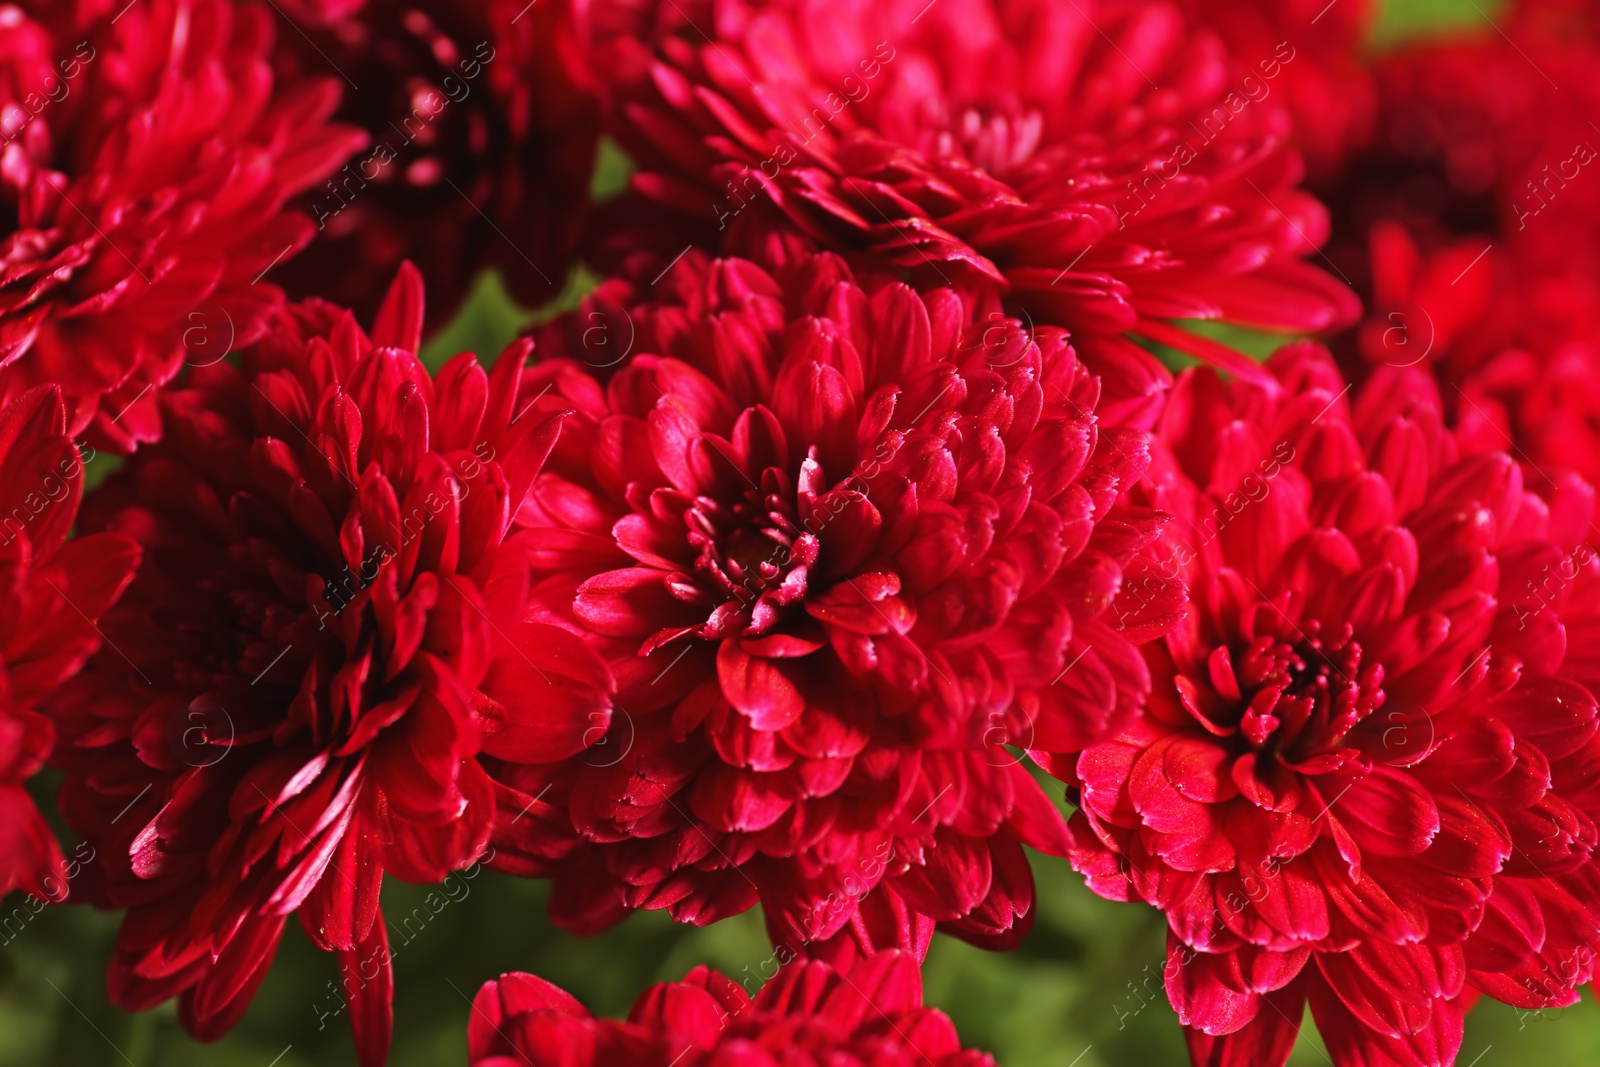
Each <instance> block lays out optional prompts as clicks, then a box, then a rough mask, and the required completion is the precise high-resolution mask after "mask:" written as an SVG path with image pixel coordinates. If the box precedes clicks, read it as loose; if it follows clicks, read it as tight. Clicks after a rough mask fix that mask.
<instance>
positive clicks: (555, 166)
mask: <svg viewBox="0 0 1600 1067" xmlns="http://www.w3.org/2000/svg"><path fill="white" fill-rule="evenodd" d="M588 6H589V5H588V4H587V3H586V2H584V0H539V3H537V4H530V3H528V2H527V0H302V2H301V3H299V4H296V5H294V6H293V7H288V8H286V10H287V13H288V15H289V16H291V17H292V18H293V20H294V21H293V22H292V24H290V25H287V26H285V27H284V28H283V29H282V30H281V32H280V34H279V42H278V43H279V48H278V54H277V60H276V61H277V65H278V67H279V69H280V70H282V71H285V72H292V73H293V76H294V77H297V78H298V77H306V76H308V75H318V76H322V75H333V74H334V73H335V72H337V73H338V75H340V76H342V77H345V78H347V79H349V80H350V82H351V83H352V84H351V85H347V86H346V92H345V94H344V104H343V106H342V107H341V109H340V111H339V113H338V117H339V118H340V119H343V120H345V121H348V122H352V123H354V124H356V125H358V126H360V127H361V128H363V129H365V130H367V131H368V132H369V133H370V134H371V137H372V143H371V145H370V146H369V147H368V148H367V150H366V151H364V152H362V153H360V154H359V155H358V156H357V157H355V158H354V159H352V160H351V161H350V162H349V163H348V164H346V165H345V166H344V167H343V168H342V169H341V170H339V172H338V173H337V174H335V175H333V177H332V178H330V179H329V180H328V181H327V182H324V183H322V184H321V185H318V186H317V187H316V188H314V189H312V190H311V194H310V198H309V200H308V201H306V204H305V206H306V210H307V211H309V212H310V213H311V214H312V215H313V216H314V217H315V219H316V221H317V227H318V229H319V231H321V241H322V252H321V253H320V254H319V255H317V256H307V257H304V258H302V259H300V260H298V261H297V262H296V263H295V264H294V266H293V267H292V268H291V270H290V271H288V272H287V274H286V278H287V279H288V280H287V281H286V284H287V285H289V287H290V288H291V289H292V290H294V291H296V292H300V293H305V294H308V295H316V296H319V297H323V298H325V299H329V300H333V301H335V302H337V303H340V304H344V305H348V306H350V307H352V308H354V309H355V310H356V311H357V312H358V313H360V314H367V313H369V312H370V311H371V310H372V309H374V308H376V307H377V305H378V301H379V298H380V297H381V296H382V295H383V286H384V280H385V279H387V278H389V277H390V276H391V275H393V273H394V270H395V268H396V267H397V266H398V265H399V263H400V261H401V260H402V259H411V260H414V261H415V262H417V263H418V264H420V265H421V268H422V272H423V276H424V278H425V279H426V280H427V284H428V292H429V314H430V316H433V317H434V319H436V320H439V321H442V320H443V319H444V318H446V317H447V316H448V315H449V314H450V313H451V311H452V310H453V309H454V308H455V307H456V305H457V304H458V303H459V302H460V299H461V297H462V296H463V295H464V294H465V293H466V291H467V289H468V287H469V285H470V283H471V282H472V280H473V278H475V277H476V276H477V274H478V272H479V271H481V270H483V269H484V268H486V267H495V268H497V269H498V270H500V271H501V273H502V274H503V275H504V276H505V277H506V280H507V282H508V284H509V286H510V288H511V291H512V293H513V294H514V295H515V296H517V297H518V298H519V299H520V300H521V302H522V303H523V304H525V305H526V306H529V307H538V306H541V305H543V304H545V303H548V302H549V301H550V299H551V298H552V297H554V296H555V295H556V294H557V293H558V292H559V291H560V288H561V286H562V284H563V282H564V280H565V276H566V272H567V269H568V266H569V264H570V261H571V259H572V255H573V253H574V251H575V250H576V247H577V242H578V238H579V236H580V235H581V233H582V230H583V225H584V223H585V221H586V217H587V211H586V207H587V202H588V192H589V180H590V175H591V174H592V172H593V170H594V162H595V150H596V145H597V140H598V137H599V134H600V123H599V102H598V92H597V89H596V87H595V85H594V84H593V77H592V75H591V74H590V73H589V72H588V68H587V62H586V60H587V56H586V48H587V35H588V31H587V20H588V14H587V11H588ZM429 325H430V326H432V325H433V322H432V321H430V323H429Z"/></svg>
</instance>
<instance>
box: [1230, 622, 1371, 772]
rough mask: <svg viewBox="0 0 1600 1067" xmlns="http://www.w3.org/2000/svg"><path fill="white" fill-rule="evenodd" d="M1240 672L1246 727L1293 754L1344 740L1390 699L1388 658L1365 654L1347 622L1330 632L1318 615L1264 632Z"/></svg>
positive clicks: (1258, 744) (1265, 745) (1268, 745)
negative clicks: (1365, 658) (1284, 629)
mask: <svg viewBox="0 0 1600 1067" xmlns="http://www.w3.org/2000/svg"><path fill="white" fill-rule="evenodd" d="M1237 674H1238V680H1239V684H1240V688H1241V691H1242V694H1243V696H1244V697H1245V698H1247V699H1248V704H1247V705H1246V706H1245V709H1244V713H1243V715H1242V716H1241V717H1240V720H1239V731H1240V733H1242V734H1243V735H1244V736H1245V738H1246V739H1247V740H1248V741H1249V742H1250V744H1251V745H1252V746H1253V747H1255V748H1258V749H1270V750H1272V751H1275V752H1278V753H1281V754H1283V755H1284V756H1286V757H1288V758H1289V759H1291V760H1294V759H1296V758H1300V757H1304V756H1309V755H1314V754H1317V753H1322V752H1326V751H1328V750H1330V749H1332V748H1335V747H1337V746H1338V745H1339V744H1340V743H1341V742H1342V741H1343V740H1344V738H1345V736H1346V735H1347V734H1348V733H1349V732H1350V730H1351V729H1352V728H1354V727H1355V726H1356V724H1357V723H1359V722H1361V721H1362V720H1363V719H1365V718H1366V717H1367V716H1369V715H1371V714H1372V713H1373V712H1374V711H1376V710H1377V709H1378V708H1380V707H1382V706H1383V702H1384V692H1383V665H1382V664H1378V663H1363V662H1362V657H1361V644H1360V642H1358V641H1356V640H1354V639H1353V637H1352V635H1351V631H1350V627H1349V625H1348V624H1346V625H1345V626H1344V627H1343V628H1342V629H1341V630H1340V631H1338V632H1331V633H1324V632H1323V630H1322V624H1321V623H1320V622H1317V621H1316V620H1312V621H1311V622H1309V623H1307V624H1306V625H1305V626H1304V627H1303V628H1301V629H1300V630H1298V631H1297V632H1294V633H1291V634H1288V635H1280V634H1261V635H1260V636H1258V637H1257V638H1256V639H1255V640H1254V641H1253V642H1251V644H1250V645H1249V646H1248V647H1247V648H1246V649H1245V650H1244V652H1243V653H1242V654H1241V655H1240V656H1239V660H1238V672H1237Z"/></svg>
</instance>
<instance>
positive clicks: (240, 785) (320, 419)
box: [52, 270, 558, 1064]
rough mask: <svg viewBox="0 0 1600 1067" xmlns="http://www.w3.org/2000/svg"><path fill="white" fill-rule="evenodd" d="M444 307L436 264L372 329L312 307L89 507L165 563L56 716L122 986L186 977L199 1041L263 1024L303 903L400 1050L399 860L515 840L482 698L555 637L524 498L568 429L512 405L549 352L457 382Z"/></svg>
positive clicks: (152, 997)
mask: <svg viewBox="0 0 1600 1067" xmlns="http://www.w3.org/2000/svg"><path fill="white" fill-rule="evenodd" d="M421 324H422V290H421V285H420V282H419V281H418V279H417V275H416V273H415V272H414V271H410V270H407V271H404V272H402V275H401V277H400V279H399V280H398V281H397V283H396V285H395V287H394V289H393V290H391V292H390V295H389V297H388V298H387V300H386V301H385V303H384V307H383V309H382V311H381V313H380V315H379V317H378V321H377V324H376V327H375V329H374V330H373V333H372V335H371V336H370V337H368V336H367V335H366V334H364V333H363V332H362V331H361V329H360V328H359V327H358V326H357V325H356V322H355V320H354V318H353V316H351V315H350V314H349V313H348V312H345V311H341V310H338V309H336V308H334V307H332V306H329V305H324V304H307V305H295V306H291V307H290V308H289V309H288V310H286V311H285V312H284V313H283V315H282V317H281V318H280V320H279V321H278V322H277V323H276V324H275V325H274V327H273V329H272V331H271V332H270V333H269V334H268V336H267V337H266V338H265V339H263V340H262V341H261V342H260V343H259V344H258V345H256V346H254V347H252V348H251V349H248V350H246V351H245V352H244V353H243V355H242V358H241V362H240V363H239V365H238V366H237V367H235V366H234V365H233V364H231V363H219V364H216V365H214V366H210V367H205V368H196V369H194V370H192V371H191V372H190V374H189V375H188V377H187V379H186V380H185V382H184V383H183V385H182V387H181V388H174V389H170V390H168V391H167V392H165V393H164V394H163V396H162V407H163V411H162V415H163V418H165V419H166V420H168V433H167V434H166V436H165V437H164V438H163V440H162V441H161V442H160V443H158V444H156V445H153V446H150V447H148V448H145V449H141V450H140V452H138V453H137V454H136V455H135V457H134V458H133V459H132V460H130V462H129V463H128V464H127V466H126V467H125V468H124V469H123V470H122V471H120V472H119V473H118V474H117V475H116V476H115V477H114V478H113V479H112V480H111V481H110V482H108V483H107V484H106V485H105V486H104V487H102V488H101V489H99V490H97V491H96V492H95V493H94V494H92V495H91V496H90V497H89V499H88V501H87V502H86V504H85V509H84V510H85V516H84V522H83V525H84V527H85V528H87V529H90V530H99V529H106V530H114V531H121V532H123V533H126V534H127V535H128V536H130V537H132V538H133V539H135V540H136V541H137V542H138V543H139V544H140V545H141V546H143V548H144V552H145V562H144V564H143V566H142V567H141V569H140V571H139V573H138V576H137V577H136V578H135V580H134V583H133V585H132V586H131V588H130V590H129V593H128V595H127V596H126V597H125V599H124V601H123V602H122V603H121V604H120V605H119V607H118V608H117V609H116V611H115V612H113V613H111V614H108V615H107V616H106V618H105V620H104V629H105V631H106V634H107V636H108V640H114V641H115V642H116V653H115V654H110V653H103V654H102V655H100V656H99V657H97V658H96V659H95V660H94V661H93V662H91V664H90V667H89V668H88V669H87V670H86V671H85V672H84V673H83V674H82V675H80V676H79V677H78V678H76V679H74V680H73V681H72V682H71V683H69V685H68V686H67V687H65V688H64V689H63V690H62V692H61V693H60V694H59V696H58V697H57V698H56V699H55V700H54V702H53V704H52V712H53V714H54V717H55V719H56V721H57V724H58V726H59V729H60V731H61V735H62V740H61V744H60V745H58V748H57V758H58V760H59V762H60V764H61V765H62V767H63V768H64V769H65V770H66V771H67V781H66V784H65V786H64V787H63V789H62V794H61V806H62V813H63V815H64V816H65V817H66V819H67V821H68V823H69V824H71V825H72V827H73V828H74V829H76V830H77V831H78V832H79V833H81V834H82V835H83V836H84V837H85V838H86V839H87V840H88V841H89V842H90V843H91V844H92V845H93V847H94V848H95V851H96V853H97V859H96V862H95V864H94V865H93V866H92V867H90V868H89V873H88V874H86V875H85V878H92V879H93V884H92V885H90V886H89V887H88V888H89V889H90V890H91V892H90V894H89V895H90V896H91V898H92V899H93V900H94V902H95V903H97V904H100V905H102V906H112V907H125V908H127V914H126V917H125V918H124V921H123V924H122V929H121V933H120V935H119V937H118V940H117V948H116V954H115V956H114V958H113V959H112V963H111V971H110V991H111V999H112V1000H113V1002H114V1003H116V1004H117V1005H119V1006H121V1007H123V1008H125V1009H129V1010H140V1009H145V1008H149V1007H152V1006H154V1005H156V1004H158V1003H160V1002H161V1001H164V1000H166V999H167V998H169V997H172V996H174V995H181V997H182V1003H181V1009H180V1018H181V1019H182V1021H183V1024H184V1026H185V1027H186V1028H187V1029H188V1030H189V1031H190V1032H191V1033H192V1034H194V1035H195V1036H197V1037H200V1038H202V1039H211V1038H215V1037H217V1036H218V1035H220V1034H221V1033H222V1032H223V1031H225V1030H227V1029H228V1028H229V1027H230V1026H231V1025H232V1024H233V1023H234V1022H235V1021H236V1020H237V1019H238V1018H239V1016H240V1015H241V1014H242V1013H243V1011H244V1010H245V1008H246V1007H247V1006H248V1004H249V1002H250V1000H251V997H252V996H253V995H254V993H255V990H256V988H257V987H258V986H259V985H260V983H261V981H262V979H263V978H264V977H265V975H266V973H267V970H268V968H269V966H270V964H271V961H272V958H273V954H274V952H275V950H276V948H277V945H278V941H279V937H280V935H281V933H282V931H283V927H284V923H285V921H286V919H287V918H288V916H289V915H291V914H292V913H294V912H295V911H296V910H298V911H299V913H300V920H301V925H302V927H303V928H304V930H305V932H306V935H307V936H308V937H309V938H310V939H311V941H312V942H313V943H314V944H316V945H317V946H318V947H319V948H321V949H323V950H324V951H329V952H334V953H337V955H338V961H339V966H340V969H341V972H342V974H343V980H344V988H345V993H346V997H347V999H348V1001H349V1003H350V1008H351V1021H352V1024H353V1026H354V1029H355V1034H356V1041H357V1046H358V1048H359V1052H360V1058H361V1062H362V1063H364V1064H375V1063H380V1062H381V1061H382V1060H383V1058H384V1055H385V1053H386V1051H387V1048H388V1043H389V1021H390V1003H389V990H390V967H389V952H388V947H387V946H388V941H387V935H386V933H385V929H384V922H383V919H382V917H381V915H380V914H379V909H378V894H379V889H380V887H381V884H382V881H383V877H384V875H385V874H386V873H388V874H393V875H395V876H397V877H399V878H402V879H405V880H407V881H411V882H419V883H426V882H436V881H439V880H441V879H442V878H444V877H445V876H446V875H447V874H448V873H449V872H450V871H453V870H457V869H461V868H464V867H467V866H469V865H471V864H472V863H473V862H474V861H475V860H476V859H477V858H478V857H479V856H480V854H481V853H482V852H483V850H484V848H485V846H486V844H487V842H488V838H489V826H490V821H491V819H492V816H493V808H494V792H493V789H492V787H491V785H490V782H489V780H488V778H487V776H486V775H485V774H484V773H483V771H482V769H481V768H480V767H479V765H478V763H477V762H476V760H475V758H474V757H475V756H476V755H477V752H478V750H479V746H480V735H481V728H480V714H481V709H482V708H483V707H489V706H492V707H495V708H500V707H501V705H500V704H499V703H498V701H497V696H496V695H494V694H493V693H492V688H493V679H494V676H495V671H496V669H497V665H499V664H500V662H501V661H502V660H504V659H505V658H507V657H511V658H515V659H518V660H519V661H521V660H523V659H524V658H525V657H526V656H527V653H526V652H525V651H523V649H522V648H521V644H522V643H526V642H528V641H529V640H531V638H530V637H529V636H528V635H527V634H526V633H524V632H523V631H521V630H520V629H519V624H520V622H521V620H522V618H523V615H524V613H525V607H524V605H525V601H526V598H527V575H528V549H527V546H526V544H525V543H524V541H523V540H521V539H519V538H517V537H516V536H514V534H513V533H512V516H513V515H515V514H516V513H517V511H518V509H519V508H521V507H523V506H525V498H526V495H527V492H528V487H529V485H530V484H531V482H532V480H533V476H534V474H535V473H536V472H537V470H538V468H539V464H540V462H541V460H542V458H543V456H544V454H545V453H546V452H547V451H548V450H549V448H550V446H551V443H552V441H553V440H554V437H555V434H556V431H557V427H558V420H556V419H550V418H544V417H540V418H531V417H524V418H521V419H519V418H518V417H517V411H516V410H515V409H514V408H513V406H512V402H513V400H514V398H515V396H516V393H517V390H518V383H519V378H520V376H521V374H522V365H523V362H524V359H525V356H526V352H527V346H526V345H525V344H524V345H519V346H516V347H514V348H512V349H510V350H508V351H507V352H506V353H505V354H504V355H503V356H502V357H501V358H500V360H499V362H498V363H497V364H496V365H495V369H494V372H493V374H492V375H490V374H486V373H485V372H484V371H483V370H482V369H481V368H480V367H479V366H478V364H477V362H476V361H475V359H474V358H473V357H472V356H471V355H468V354H464V355H462V356H459V357H457V358H456V359H455V360H454V361H452V362H451V363H450V364H449V365H447V366H446V367H445V368H444V369H443V370H442V371H441V372H440V374H439V376H438V378H437V379H436V380H430V379H429V377H428V374H427V372H426V371H425V369H424V368H423V366H422V364H421V363H420V362H419V361H418V360H417V358H416V356H415V355H414V354H413V353H414V351H415V348H416V345H417V343H418V336H419V333H420V330H421ZM518 697H519V694H516V693H510V694H505V699H506V700H508V701H511V702H513V703H515V702H516V700H517V699H518ZM499 717H500V718H502V719H503V718H504V717H505V716H504V712H503V711H501V712H500V713H499Z"/></svg>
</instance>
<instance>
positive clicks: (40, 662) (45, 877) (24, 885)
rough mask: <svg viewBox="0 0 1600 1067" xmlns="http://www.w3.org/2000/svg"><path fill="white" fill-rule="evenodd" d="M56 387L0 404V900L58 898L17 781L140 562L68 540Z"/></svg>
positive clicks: (56, 869) (43, 743) (117, 548)
mask: <svg viewBox="0 0 1600 1067" xmlns="http://www.w3.org/2000/svg"><path fill="white" fill-rule="evenodd" d="M66 423H67V417H66V410H65V408H64V407H63V405H62V403H61V393H60V391H59V390H56V389H52V388H50V387H48V386H40V387H39V388H37V389H32V390H29V391H28V392H26V393H24V394H23V395H22V396H20V397H18V398H17V399H16V400H14V401H12V402H11V403H9V404H6V405H5V406H4V407H0V597H3V598H4V600H5V605H6V607H5V611H4V612H0V896H4V895H5V894H7V893H9V892H11V891H12V890H13V889H22V890H25V891H26V892H28V893H30V894H32V895H33V896H34V897H36V898H38V899H40V900H51V901H60V900H61V899H62V898H63V897H65V896H66V893H67V886H66V876H65V871H64V869H63V864H62V857H61V850H60V849H59V848H58V847H57V845H56V841H55V836H54V835H53V834H52V833H51V832H50V828H49V827H48V826H47V825H46V824H45V821H44V819H43V818H41V817H40V815H39V812H38V810H37V809H36V808H35V807H34V805H33V801H32V799H30V798H29V796H28V792H27V790H26V789H25V788H23V783H24V782H26V781H27V780H28V779H29V778H30V777H32V776H33V774H34V772H35V771H37V770H38V769H39V768H40V767H41V766H43V764H44V760H45V757H46V756H48V755H49V753H50V748H51V745H52V744H53V743H54V741H55V729H54V727H53V726H52V725H51V723H50V721H49V720H48V719H47V718H45V716H44V715H42V714H40V713H39V711H38V710H37V709H38V706H39V704H40V703H41V702H42V701H43V700H44V698H45V697H46V696H48V695H49V694H50V693H51V692H53V691H54V690H55V689H56V688H57V687H58V686H60V685H61V683H62V682H64V681H66V680H67V679H68V678H70V677H71V676H72V675H73V674H74V673H75V672H76V671H77V670H78V669H79V668H80V667H82V666H83V664H84V661H86V660H87V659H88V658H89V656H90V655H91V654H93V652H94V650H95V649H96V648H97V647H98V646H99V644H100V634H99V632H98V631H97V630H96V629H95V625H94V623H95V620H96V619H98V618H99V617H100V616H101V615H102V614H103V613H104V612H105V611H106V609H107V608H109V607H110V606H111V604H112V603H113V602H114V601H115V600H116V598H117V596H118V594H120V593H121V592H122V590H123V588H124V587H125V586H126V585H127V584H128V580H129V579H130V578H132V577H133V570H134V567H135V566H137V565H138V561H139V551H138V548H137V546H135V545H134V543H133V542H132V541H130V540H128V539H127V538H126V537H122V536H119V535H117V534H97V535H94V536H90V537H80V538H78V539H77V540H75V541H72V542H70V543H69V542H67V539H66V538H67V531H68V530H70V529H71V527H72V522H73V518H74V516H76V514H77V511H78V495H79V493H80V491H81V490H82V485H83V461H82V458H81V457H80V456H79V454H78V449H77V446H76V445H75V444H73V441H72V438H71V437H69V436H67V432H66Z"/></svg>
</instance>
